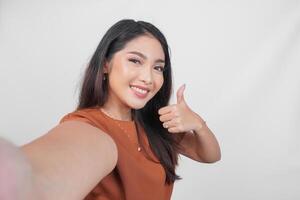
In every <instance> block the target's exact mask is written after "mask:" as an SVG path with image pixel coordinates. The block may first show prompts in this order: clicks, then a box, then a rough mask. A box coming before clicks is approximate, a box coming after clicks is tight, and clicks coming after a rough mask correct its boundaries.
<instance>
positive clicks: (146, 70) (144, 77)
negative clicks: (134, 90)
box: [139, 66, 153, 85]
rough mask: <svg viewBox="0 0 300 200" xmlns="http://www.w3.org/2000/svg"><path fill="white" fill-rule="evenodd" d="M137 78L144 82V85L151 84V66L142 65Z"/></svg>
mask: <svg viewBox="0 0 300 200" xmlns="http://www.w3.org/2000/svg"><path fill="white" fill-rule="evenodd" d="M139 79H140V81H142V82H144V83H145V84H146V85H151V84H152V83H153V74H152V70H151V67H148V66H147V67H146V66H145V67H143V68H142V69H141V70H140V74H139Z"/></svg>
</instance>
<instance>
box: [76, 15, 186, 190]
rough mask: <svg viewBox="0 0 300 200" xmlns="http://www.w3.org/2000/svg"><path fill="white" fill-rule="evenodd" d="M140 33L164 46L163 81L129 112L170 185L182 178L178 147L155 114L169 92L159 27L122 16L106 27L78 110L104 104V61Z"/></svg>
mask: <svg viewBox="0 0 300 200" xmlns="http://www.w3.org/2000/svg"><path fill="white" fill-rule="evenodd" d="M142 35H150V36H152V37H155V38H156V39H157V40H158V41H159V42H160V44H161V46H162V48H163V51H164V55H165V68H164V69H165V70H164V72H163V78H164V82H163V85H162V87H161V89H160V90H159V91H158V92H157V94H156V95H155V96H154V97H153V98H152V99H151V100H150V101H149V102H147V104H146V105H145V106H144V107H143V108H141V109H139V110H132V114H133V116H134V120H135V122H136V123H137V124H138V125H139V126H141V127H143V128H144V130H145V132H146V135H147V137H148V141H149V144H150V147H151V149H152V151H153V152H154V153H155V155H156V156H157V158H158V160H159V161H160V163H161V165H162V166H163V168H164V170H165V173H166V180H165V183H167V184H171V183H173V182H174V181H175V180H179V179H181V178H180V177H179V176H178V175H177V174H176V173H175V168H176V166H177V163H178V149H179V146H178V143H177V142H176V140H175V139H174V137H172V134H170V133H168V131H167V130H166V129H165V128H164V127H163V126H162V123H161V121H160V120H159V115H158V110H159V109H160V108H161V107H164V106H166V105H168V103H169V100H170V96H171V93H172V71H171V62H170V56H169V47H168V44H167V41H166V38H165V37H164V35H163V34H162V33H161V32H160V31H159V29H158V28H156V27H155V26H154V25H152V24H151V23H148V22H144V21H134V20H132V19H123V20H121V21H118V22H117V23H115V24H114V25H113V26H112V27H111V28H110V29H108V31H107V32H106V33H105V35H104V36H103V38H102V40H101V41H100V43H99V45H98V47H97V49H96V51H95V53H94V54H93V56H92V58H91V60H90V62H89V65H88V67H87V68H86V71H85V74H84V79H83V82H82V87H81V92H80V95H79V102H78V106H77V110H80V109H84V108H91V107H97V106H100V107H101V106H103V105H104V103H105V102H106V101H107V96H108V81H107V79H106V80H103V78H104V71H103V69H104V67H103V66H104V64H105V61H110V60H111V59H112V57H113V55H114V54H115V53H116V52H118V51H120V50H122V49H123V48H124V47H125V45H126V43H128V42H129V41H131V40H132V39H134V38H137V37H138V36H142Z"/></svg>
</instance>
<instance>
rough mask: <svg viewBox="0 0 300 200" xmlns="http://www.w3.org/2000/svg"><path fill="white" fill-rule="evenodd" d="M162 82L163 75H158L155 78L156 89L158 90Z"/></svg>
mask: <svg viewBox="0 0 300 200" xmlns="http://www.w3.org/2000/svg"><path fill="white" fill-rule="evenodd" d="M163 84H164V77H163V76H158V77H157V78H156V80H155V87H156V91H159V90H160V89H161V87H162V85H163Z"/></svg>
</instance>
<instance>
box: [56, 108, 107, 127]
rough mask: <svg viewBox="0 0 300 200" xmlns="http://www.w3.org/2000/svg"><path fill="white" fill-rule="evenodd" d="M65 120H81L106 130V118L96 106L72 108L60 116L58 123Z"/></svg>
mask: <svg viewBox="0 0 300 200" xmlns="http://www.w3.org/2000/svg"><path fill="white" fill-rule="evenodd" d="M66 121H81V122H85V123H88V124H90V125H92V126H94V127H97V128H100V129H102V130H103V131H106V130H107V128H106V119H105V118H104V117H103V116H102V115H101V112H99V109H98V108H94V107H93V108H84V109H79V110H74V111H72V112H69V113H67V114H65V115H64V116H62V117H61V119H60V120H59V124H61V123H63V122H66Z"/></svg>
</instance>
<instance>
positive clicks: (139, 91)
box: [130, 85, 150, 98]
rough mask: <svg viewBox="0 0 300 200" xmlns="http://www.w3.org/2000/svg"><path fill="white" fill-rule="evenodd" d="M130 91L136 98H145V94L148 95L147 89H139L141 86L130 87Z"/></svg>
mask: <svg viewBox="0 0 300 200" xmlns="http://www.w3.org/2000/svg"><path fill="white" fill-rule="evenodd" d="M130 88H131V90H132V91H133V93H134V94H135V96H137V97H138V98H145V97H146V96H147V94H148V93H149V91H150V90H149V89H147V88H144V87H141V86H133V85H131V86H130Z"/></svg>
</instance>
